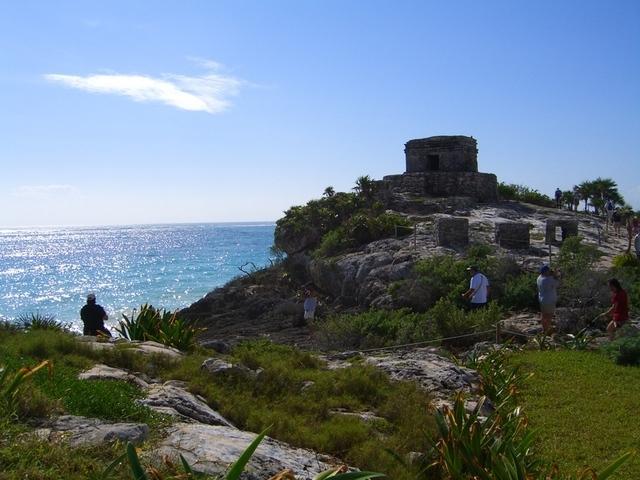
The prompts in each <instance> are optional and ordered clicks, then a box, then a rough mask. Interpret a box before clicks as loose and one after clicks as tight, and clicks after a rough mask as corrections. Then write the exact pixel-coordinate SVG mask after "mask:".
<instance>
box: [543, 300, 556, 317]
mask: <svg viewBox="0 0 640 480" xmlns="http://www.w3.org/2000/svg"><path fill="white" fill-rule="evenodd" d="M540 313H544V314H546V315H553V314H554V313H556V305H555V304H554V303H541V304H540Z"/></svg>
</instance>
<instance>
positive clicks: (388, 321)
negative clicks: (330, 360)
mask: <svg viewBox="0 0 640 480" xmlns="http://www.w3.org/2000/svg"><path fill="white" fill-rule="evenodd" d="M316 325H317V328H318V333H317V335H318V339H319V341H320V343H321V344H322V345H323V346H325V347H328V348H346V349H349V348H375V347H382V346H389V345H397V344H402V343H411V342H419V341H423V340H428V339H432V338H435V337H436V336H437V332H436V329H435V325H434V324H433V322H431V321H430V320H429V317H428V316H427V315H426V314H424V313H422V314H421V313H412V312H411V311H410V310H409V309H399V310H370V311H368V312H364V313H360V314H344V315H333V316H330V317H328V318H327V319H325V320H322V321H321V322H318V323H317V324H316Z"/></svg>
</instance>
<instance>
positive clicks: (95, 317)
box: [80, 293, 111, 337]
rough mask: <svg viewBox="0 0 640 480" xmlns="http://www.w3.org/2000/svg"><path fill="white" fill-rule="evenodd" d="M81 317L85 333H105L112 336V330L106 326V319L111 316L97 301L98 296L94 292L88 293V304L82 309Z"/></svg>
mask: <svg viewBox="0 0 640 480" xmlns="http://www.w3.org/2000/svg"><path fill="white" fill-rule="evenodd" d="M80 318H81V319H82V323H84V329H83V332H82V333H83V334H84V335H93V336H96V335H104V336H107V337H110V336H111V332H110V331H109V330H107V328H106V327H105V326H104V321H105V320H106V319H107V318H109V317H108V316H107V312H105V311H104V308H102V307H101V306H100V305H98V304H97V303H96V296H95V294H93V293H90V294H89V295H87V304H86V305H85V306H84V307H82V309H81V310H80Z"/></svg>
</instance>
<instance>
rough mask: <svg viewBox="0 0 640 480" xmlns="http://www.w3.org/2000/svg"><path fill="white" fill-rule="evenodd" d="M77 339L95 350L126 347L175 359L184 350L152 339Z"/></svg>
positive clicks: (146, 353) (142, 352) (178, 357)
mask: <svg viewBox="0 0 640 480" xmlns="http://www.w3.org/2000/svg"><path fill="white" fill-rule="evenodd" d="M77 341H79V342H82V343H85V344H86V345H87V346H89V347H90V348H92V349H94V350H105V349H113V348H125V349H130V350H132V351H133V352H135V353H140V354H142V355H164V356H166V357H170V358H173V359H175V360H178V359H180V358H182V356H183V354H182V352H180V350H178V349H176V348H172V347H167V346H166V345H162V344H161V343H158V342H152V341H146V342H138V341H128V340H124V339H122V338H118V339H110V340H108V341H104V340H102V339H99V338H97V337H91V336H81V337H77Z"/></svg>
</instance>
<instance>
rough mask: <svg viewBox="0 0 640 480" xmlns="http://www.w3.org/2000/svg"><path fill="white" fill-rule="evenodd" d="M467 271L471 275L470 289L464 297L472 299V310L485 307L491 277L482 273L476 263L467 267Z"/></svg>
mask: <svg viewBox="0 0 640 480" xmlns="http://www.w3.org/2000/svg"><path fill="white" fill-rule="evenodd" d="M467 272H469V274H470V275H471V280H470V281H469V290H467V291H466V292H464V293H463V294H462V297H463V298H465V299H467V300H469V299H471V309H472V310H475V309H476V308H482V307H485V306H486V305H487V299H488V297H489V279H488V278H487V277H486V276H485V275H484V274H483V273H480V270H478V267H476V266H475V265H472V266H470V267H469V268H467Z"/></svg>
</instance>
